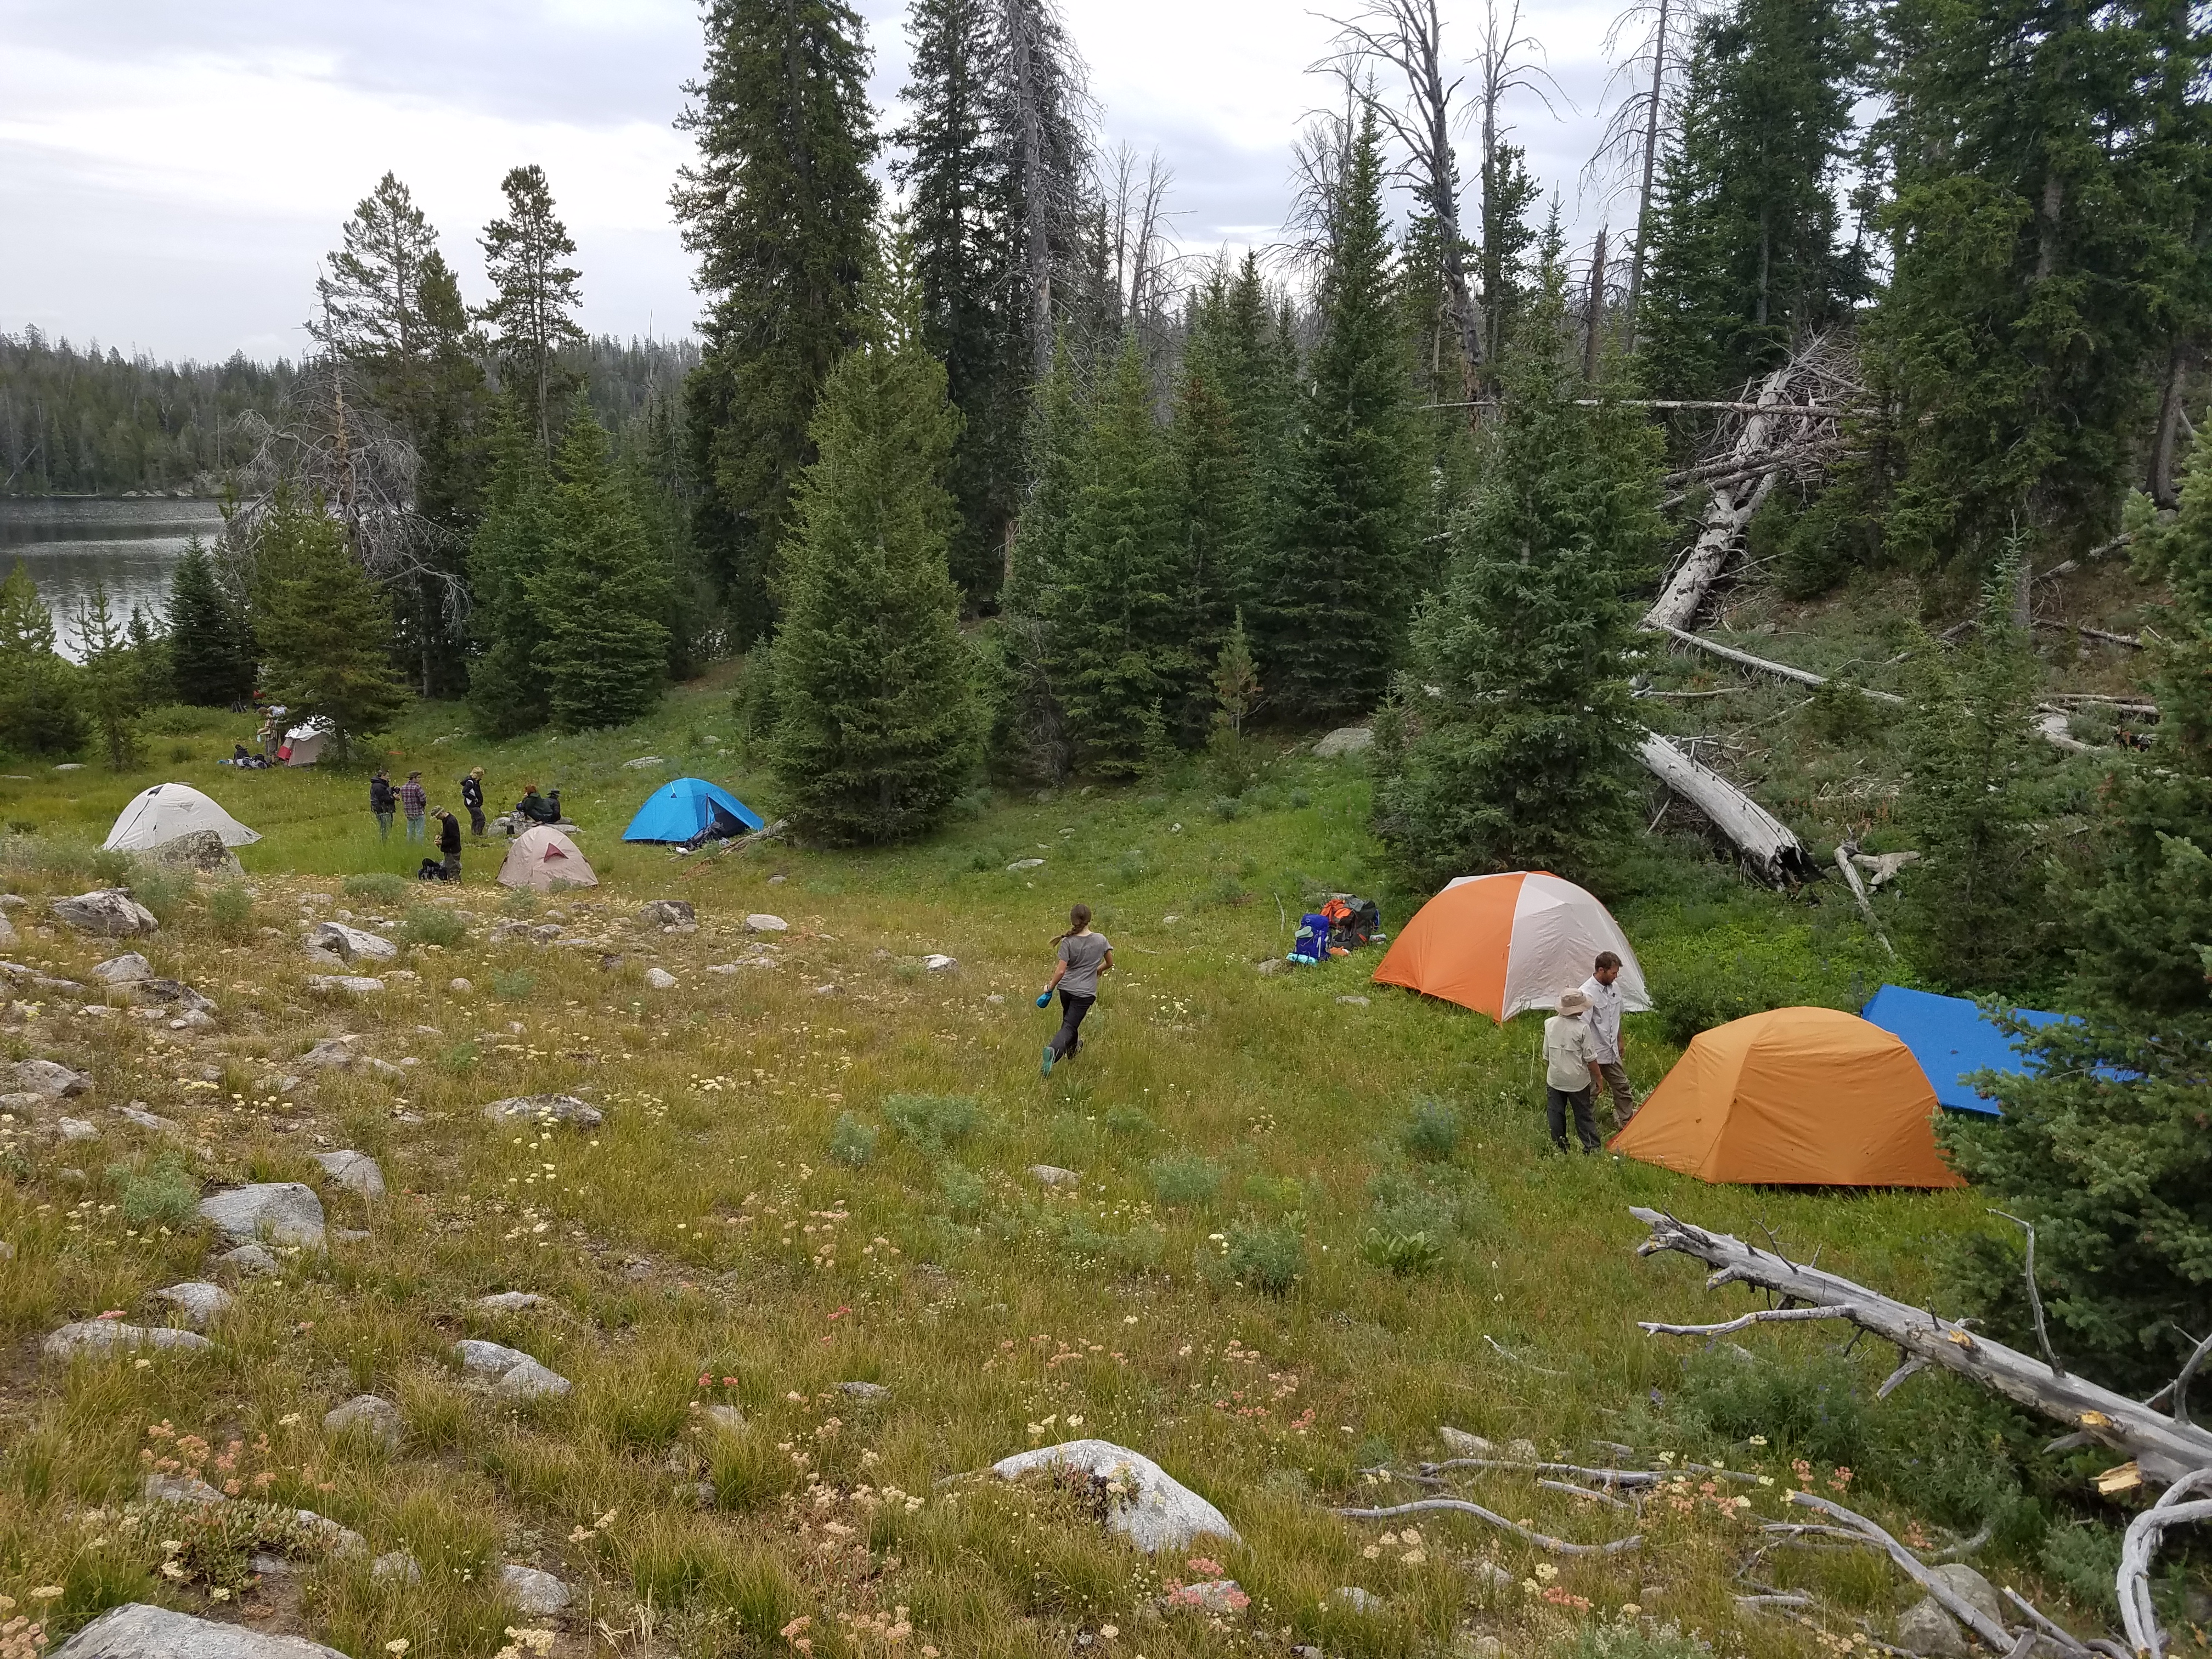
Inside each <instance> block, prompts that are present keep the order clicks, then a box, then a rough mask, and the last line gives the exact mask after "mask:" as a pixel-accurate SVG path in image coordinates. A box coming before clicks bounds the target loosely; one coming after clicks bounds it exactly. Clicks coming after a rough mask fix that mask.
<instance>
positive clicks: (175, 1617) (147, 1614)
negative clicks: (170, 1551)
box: [47, 1601, 345, 1659]
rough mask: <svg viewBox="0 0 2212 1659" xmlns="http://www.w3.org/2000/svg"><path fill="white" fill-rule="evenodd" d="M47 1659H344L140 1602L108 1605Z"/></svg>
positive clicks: (316, 1646) (310, 1645)
mask: <svg viewBox="0 0 2212 1659" xmlns="http://www.w3.org/2000/svg"><path fill="white" fill-rule="evenodd" d="M47 1659H345V1656H344V1655H343V1654H342V1653H340V1652H339V1651H338V1650H337V1649H336V1648H326V1647H325V1646H324V1645H323V1644H321V1643H319V1642H310V1641H309V1640H307V1638H306V1637H304V1636H276V1635H272V1634H270V1633H269V1632H264V1631H258V1630H248V1629H246V1627H245V1626H242V1625H219V1624H217V1623H216V1621H215V1620H212V1619H195V1618H193V1617H192V1616H191V1614H190V1613H172V1612H171V1611H170V1610H169V1609H168V1608H167V1607H152V1606H149V1605H148V1604H147V1603H146V1602H143V1601H131V1602H128V1603H126V1604H125V1605H124V1606H122V1607H111V1608H109V1609H108V1610H107V1611H106V1613H101V1614H100V1617H99V1618H97V1619H95V1620H93V1621H92V1622H91V1623H90V1624H88V1625H87V1626H85V1627H84V1628H83V1629H82V1630H81V1631H79V1632H77V1633H76V1635H74V1636H72V1637H70V1639H69V1640H68V1641H66V1642H64V1643H63V1644H61V1645H60V1646H59V1647H58V1648H55V1649H53V1650H52V1651H51V1652H50V1653H49V1654H48V1656H47Z"/></svg>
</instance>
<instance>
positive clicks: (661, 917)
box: [637, 899, 699, 927]
mask: <svg viewBox="0 0 2212 1659" xmlns="http://www.w3.org/2000/svg"><path fill="white" fill-rule="evenodd" d="M637 919H638V921H639V922H640V923H641V925H643V926H644V927H679V926H681V925H682V924H684V923H685V922H691V921H698V920H699V912H698V911H697V910H696V909H695V908H693V907H692V904H691V902H690V900H689V899H655V900H653V902H651V903H650V904H647V905H645V906H644V907H642V908H641V909H640V910H639V911H638V913H637Z"/></svg>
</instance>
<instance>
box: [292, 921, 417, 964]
mask: <svg viewBox="0 0 2212 1659" xmlns="http://www.w3.org/2000/svg"><path fill="white" fill-rule="evenodd" d="M305 943H306V945H307V949H308V950H310V951H325V952H327V953H328V954H330V955H331V956H334V957H337V959H338V960H339V961H340V962H343V963H345V964H346V965H347V966H348V967H351V966H353V965H354V964H355V963H361V962H396V961H397V960H398V957H399V947H398V945H394V944H393V943H392V941H391V940H390V939H386V938H385V937H384V936H383V935H382V934H381V933H369V932H368V931H367V930H366V929H363V928H360V927H347V926H346V925H345V924H344V923H343V922H342V921H322V922H317V923H316V924H315V926H314V927H313V928H312V929H310V930H309V932H308V933H307V939H306V941H305Z"/></svg>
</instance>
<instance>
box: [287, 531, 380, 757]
mask: <svg viewBox="0 0 2212 1659" xmlns="http://www.w3.org/2000/svg"><path fill="white" fill-rule="evenodd" d="M253 568H254V592H253V632H254V637H255V639H256V641H258V643H259V646H260V648H261V690H262V691H263V692H264V694H265V695H266V696H267V697H268V698H269V700H270V702H279V703H283V704H284V705H285V706H286V707H287V708H289V709H290V710H291V711H292V712H291V714H290V716H289V718H290V720H292V722H293V724H295V725H300V724H303V723H305V722H307V721H308V720H318V719H319V720H328V721H329V722H330V723H331V726H332V727H333V728H334V730H335V732H336V739H335V742H334V743H333V744H332V746H333V748H335V749H336V750H337V751H338V752H339V753H340V754H343V753H344V752H345V750H347V749H349V747H350V746H351V745H352V744H354V743H355V742H356V741H357V740H359V739H360V738H366V737H368V736H371V735H372V734H374V733H375V732H381V731H383V730H385V729H386V727H387V726H390V725H391V723H392V720H393V718H394V717H395V716H397V715H398V713H399V711H400V710H401V709H402V708H404V707H405V706H406V702H407V688H406V685H405V684H404V682H403V681H402V680H401V679H400V678H399V677H398V675H397V674H396V673H394V672H393V671H392V605H391V602H390V600H389V599H387V598H386V594H385V592H384V591H383V590H382V589H381V588H380V587H378V586H377V585H376V584H375V583H374V582H373V581H371V580H369V579H368V573H366V572H365V571H363V570H362V568H361V565H360V563H359V562H358V561H356V559H355V558H354V556H353V555H352V553H351V552H349V550H348V549H347V547H346V539H345V531H344V529H343V526H340V525H339V523H338V522H337V520H335V519H333V518H331V516H330V515H329V514H328V513H325V511H324V510H323V507H322V503H321V502H319V501H301V499H300V498H299V497H298V496H296V495H293V494H292V493H291V492H290V491H289V489H281V488H280V489H278V491H277V492H276V495H275V496H274V497H273V498H272V499H271V501H270V504H269V509H268V511H267V512H266V513H264V514H263V515H262V517H261V520H260V521H259V523H258V525H257V526H256V527H255V532H254V547H253Z"/></svg>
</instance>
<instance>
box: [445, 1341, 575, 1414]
mask: <svg viewBox="0 0 2212 1659" xmlns="http://www.w3.org/2000/svg"><path fill="white" fill-rule="evenodd" d="M453 1352H454V1354H455V1356H456V1357H458V1358H459V1360H460V1362H461V1366H462V1369H463V1370H471V1371H474V1372H476V1373H477V1375H478V1376H494V1377H497V1378H498V1379H499V1390H500V1392H501V1394H507V1395H514V1396H515V1397H516V1398H518V1399H522V1400H535V1399H537V1398H538V1397H539V1396H540V1395H562V1394H566V1393H568V1389H569V1386H570V1385H569V1383H568V1378H567V1377H565V1376H561V1375H560V1374H559V1373H558V1372H556V1371H552V1370H547V1369H546V1368H545V1367H544V1366H543V1365H541V1364H538V1362H537V1361H536V1360H535V1359H532V1358H531V1357H530V1356H529V1355H528V1354H526V1353H524V1352H521V1350H520V1349H518V1348H509V1347H503V1346H501V1345H500V1344H499V1343H496V1342H484V1341H480V1340H477V1339H476V1338H473V1337H468V1338H464V1339H463V1340H460V1341H459V1342H456V1343H454V1344H453Z"/></svg>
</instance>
